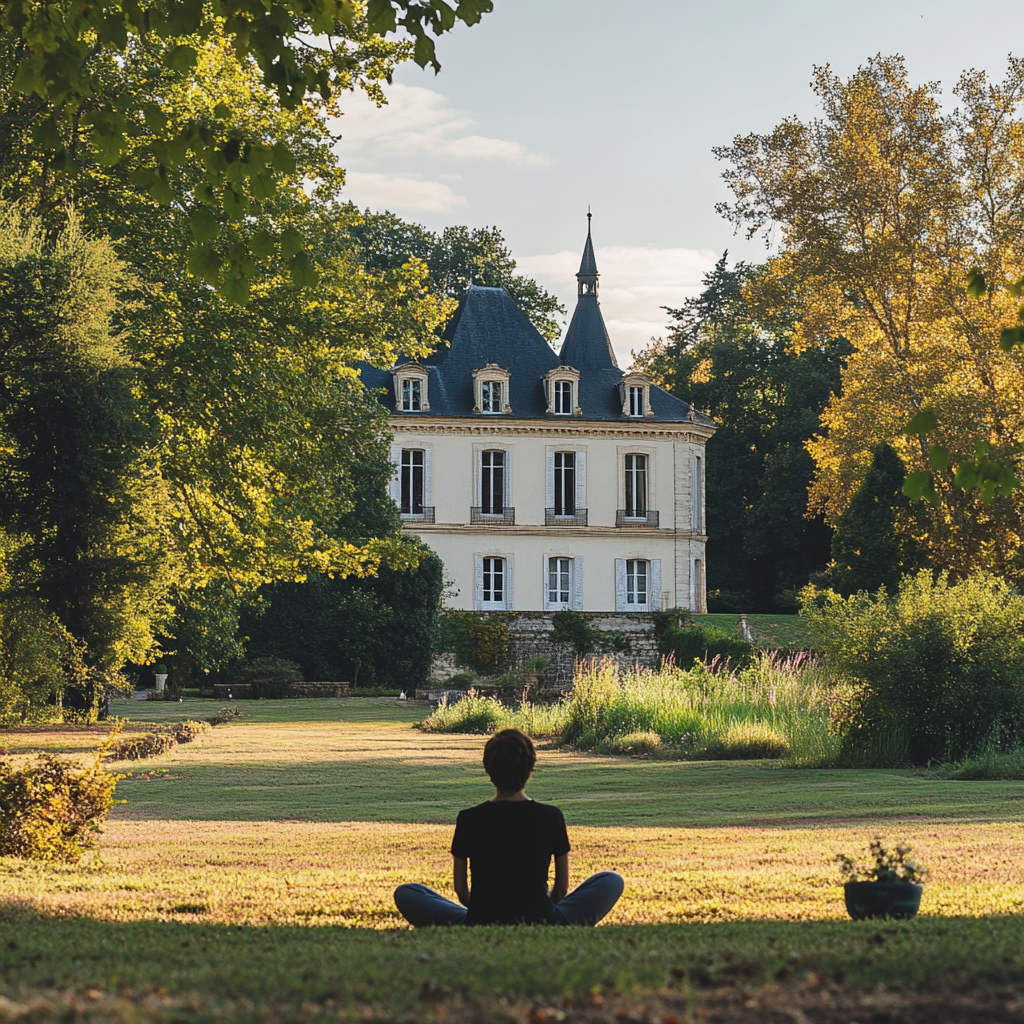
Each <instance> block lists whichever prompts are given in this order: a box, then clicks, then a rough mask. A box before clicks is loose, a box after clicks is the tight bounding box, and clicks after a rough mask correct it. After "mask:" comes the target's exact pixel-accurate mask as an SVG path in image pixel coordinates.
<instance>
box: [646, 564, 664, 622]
mask: <svg viewBox="0 0 1024 1024" xmlns="http://www.w3.org/2000/svg"><path fill="white" fill-rule="evenodd" d="M647 585H648V590H647V608H648V610H649V611H655V610H656V609H657V608H660V607H661V559H660V558H652V559H651V578H650V579H649V580H648V581H647Z"/></svg>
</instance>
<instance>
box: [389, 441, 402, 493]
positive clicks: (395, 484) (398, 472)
mask: <svg viewBox="0 0 1024 1024" xmlns="http://www.w3.org/2000/svg"><path fill="white" fill-rule="evenodd" d="M391 464H392V466H394V469H395V471H394V475H393V476H392V477H391V500H392V501H393V502H394V503H395V504H396V505H399V506H400V505H401V504H402V446H401V445H400V444H393V445H392V446H391Z"/></svg>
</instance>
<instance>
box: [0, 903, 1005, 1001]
mask: <svg viewBox="0 0 1024 1024" xmlns="http://www.w3.org/2000/svg"><path fill="white" fill-rule="evenodd" d="M0 923H2V925H3V928H2V931H3V934H4V941H3V942H2V943H0V978H2V980H3V983H4V989H5V990H6V991H7V992H9V993H10V992H12V991H13V990H14V988H15V986H18V987H27V988H36V989H81V988H83V987H93V988H96V989H100V990H104V991H108V992H116V991H117V990H118V989H129V990H133V991H136V992H137V991H140V990H141V991H145V990H148V989H155V990H160V991H164V992H169V993H170V994H171V995H172V996H176V995H184V994H189V993H193V994H199V995H200V996H202V997H204V998H212V999H231V1000H239V999H243V1000H251V1001H252V1002H253V1003H255V1004H257V1005H260V1004H266V1003H271V1004H276V1005H293V1006H297V1005H298V1004H301V1003H303V1002H309V1001H312V1002H316V1003H324V1002H325V1001H329V1002H330V1003H332V1004H333V1005H337V1006H341V1007H345V1006H356V1005H367V1004H370V1005H375V1006H378V1007H386V1008H387V1010H388V1011H389V1015H390V1014H395V1015H399V1016H401V1015H403V1014H407V1013H409V1012H410V1011H411V1010H412V1009H413V1008H415V1007H416V1006H417V1005H421V1003H422V1000H423V998H424V995H425V994H426V996H428V997H429V998H431V999H435V997H436V998H440V999H444V998H448V997H451V998H457V999H462V1000H479V999H485V998H493V997H494V996H495V995H496V994H497V995H500V996H504V997H507V998H509V999H524V998H529V999H538V998H554V997H562V996H566V995H572V994H590V993H595V992H605V993H631V992H635V991H638V990H639V991H650V992H653V991H657V990H665V989H674V990H677V991H678V990H681V989H682V990H685V989H686V988H688V987H689V988H696V989H701V988H708V987H716V986H735V985H743V986H751V985H764V984H767V983H775V982H785V981H790V980H792V981H806V979H807V978H808V977H814V976H818V975H820V976H821V977H827V978H828V979H831V980H832V981H835V982H839V983H841V984H844V985H851V986H876V985H880V984H884V985H902V986H914V985H922V986H923V985H932V984H935V983H938V982H942V983H944V984H949V983H951V982H952V981H953V980H954V979H959V981H960V982H962V983H964V984H974V985H979V986H981V985H997V984H1010V983H1019V982H1021V981H1024V955H1022V949H1024V918H1021V917H989V918H966V917H960V918H935V917H918V918H916V919H914V920H912V921H906V922H888V921H875V922H871V921H867V922H852V921H846V920H843V921H825V922H777V921H741V922H731V923H722V924H715V925H696V924H692V925H691V924H679V925H634V926H618V927H608V928H598V929H576V928H547V927H532V928H501V927H488V928H475V929H472V930H467V929H464V928H453V929H428V930H423V931H417V932H414V931H409V930H391V931H375V930H370V929H355V928H348V929H346V928H336V927H330V926H323V927H285V926H266V927H245V926H242V927H239V926H237V925H229V926H224V925H203V924H199V923H187V924H186V923H174V922H155V921H142V922H132V923H118V922H103V921H98V920H95V919H91V918H46V917H40V916H38V915H36V914H35V913H34V912H33V911H32V909H31V907H30V906H28V905H27V904H25V903H24V902H19V901H11V900H6V901H0Z"/></svg>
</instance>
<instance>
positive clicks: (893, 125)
mask: <svg viewBox="0 0 1024 1024" xmlns="http://www.w3.org/2000/svg"><path fill="white" fill-rule="evenodd" d="M814 89H815V92H816V93H817V95H818V96H819V98H820V99H821V102H822V107H823V115H822V117H820V118H818V119H815V120H813V121H811V122H809V123H807V124H804V123H801V122H799V121H797V120H795V119H791V120H788V121H785V122H784V123H782V124H781V125H779V126H778V127H777V128H776V129H775V130H774V131H773V132H771V133H770V134H768V135H749V136H745V137H742V138H737V139H735V140H734V142H733V145H732V146H727V147H722V148H720V149H719V150H717V151H716V152H717V154H718V156H719V157H720V158H721V159H724V160H727V161H728V162H729V163H730V164H731V167H730V169H728V170H727V171H726V173H725V178H726V181H727V182H728V184H729V186H730V188H731V189H732V192H733V195H734V201H733V202H732V203H729V204H723V205H722V206H721V209H722V212H723V213H724V214H725V215H726V216H727V217H728V218H729V219H730V220H731V221H732V222H733V223H734V224H735V225H736V226H737V228H739V227H744V228H746V229H747V232H748V234H749V235H754V234H757V233H758V232H759V231H762V230H764V231H765V232H766V233H767V235H766V237H767V236H770V237H772V238H777V239H779V240H780V246H779V252H778V255H777V256H774V257H773V258H771V259H770V260H769V261H768V263H767V264H766V272H765V274H764V275H763V277H762V278H761V279H760V280H759V281H757V282H751V285H750V286H749V288H748V296H749V298H750V301H751V302H752V303H753V304H754V306H755V307H756V308H757V309H758V310H759V315H764V316H770V315H772V314H773V313H774V312H775V311H778V310H781V309H792V308H795V309H796V311H797V313H798V324H797V327H796V329H795V331H794V335H793V345H794V347H795V349H797V350H798V351H799V350H802V349H803V348H805V347H807V346H814V345H819V344H821V342H822V340H823V339H825V338H829V337H834V336H836V335H841V336H843V337H845V338H847V339H848V340H849V341H850V343H851V344H852V346H853V348H854V352H853V354H852V355H851V356H850V358H849V359H848V360H847V363H846V366H845V368H844V370H843V386H842V390H841V393H840V392H837V393H836V397H835V398H834V399H833V400H832V401H831V402H830V403H829V405H828V408H827V409H826V410H825V413H824V416H823V419H822V425H823V428H824V429H823V431H822V432H821V434H820V435H819V436H816V437H815V438H814V439H813V440H812V441H811V442H810V444H809V445H808V450H809V451H810V453H811V455H812V457H813V458H814V462H815V467H816V471H815V478H814V482H813V484H812V488H811V504H810V508H811V510H812V511H813V512H819V513H821V514H823V515H824V516H825V519H826V521H827V522H829V523H830V524H833V525H834V524H835V523H836V522H837V521H838V519H839V518H840V516H841V515H842V514H843V512H844V510H845V509H846V507H847V506H848V505H849V503H850V501H851V499H852V497H853V495H854V494H855V493H856V492H857V490H858V488H859V487H860V485H861V483H862V481H863V478H864V475H865V473H866V472H867V470H868V467H869V465H870V461H871V452H872V451H873V450H874V449H875V447H876V445H877V444H878V443H879V442H883V441H884V442H886V443H888V444H890V445H891V446H892V447H893V449H894V450H895V451H896V452H897V453H898V454H899V456H900V458H901V459H902V461H903V463H904V465H905V466H906V467H907V468H908V470H909V471H910V472H911V476H912V477H914V478H915V479H918V480H920V477H918V476H917V474H925V475H927V473H928V472H929V471H934V472H935V477H936V482H935V486H936V488H937V492H936V493H937V497H939V498H941V501H940V503H939V504H938V505H937V506H936V507H935V508H934V511H932V512H931V513H930V515H929V518H928V521H927V523H926V528H925V529H924V530H923V532H922V536H921V541H922V546H923V549H924V553H925V554H926V556H927V557H928V559H929V560H930V561H931V562H932V564H933V565H936V566H939V567H947V568H949V569H951V570H952V571H954V572H955V573H957V574H958V575H965V574H967V573H969V572H970V571H971V570H972V569H974V568H979V567H987V568H989V569H991V570H992V571H995V572H998V573H1000V574H1006V575H1009V576H1011V577H1013V576H1016V575H1017V574H1018V573H1019V558H1018V553H1019V550H1020V543H1021V525H1020V512H1021V501H1022V500H1024V499H1022V498H1021V496H1020V495H1019V494H1018V495H1016V496H1013V497H1010V496H1009V495H1008V494H1007V493H1006V491H1007V490H1008V489H1004V488H1001V487H997V486H996V483H995V482H993V483H992V485H991V486H990V487H988V488H986V489H985V490H983V491H982V492H979V493H973V492H971V491H970V490H969V489H968V490H965V487H967V486H968V485H969V484H970V481H968V480H967V479H965V477H964V476H963V475H962V474H961V472H960V467H967V466H969V465H970V464H972V463H976V462H977V460H978V459H979V458H981V457H985V458H988V457H989V456H992V457H994V458H995V459H996V460H1002V459H1006V460H1009V461H1011V462H1013V463H1016V464H1019V461H1020V455H1019V451H1018V449H1019V447H1020V442H1021V440H1022V436H1024V422H1022V414H1021V410H1020V408H1019V402H1018V400H1017V396H1019V394H1020V393H1021V390H1022V387H1024V354H1022V353H1021V351H1020V350H1019V349H1014V350H1013V351H1005V352H1004V351H1001V350H1000V349H999V347H998V344H997V342H998V339H999V337H1000V332H1001V329H1002V324H1003V323H1004V322H1005V321H1006V318H1007V315H1008V314H1011V313H1013V312H1015V310H1014V301H1013V298H1012V297H1011V296H1010V295H1009V294H1008V293H1006V292H990V293H989V294H988V295H987V296H986V299H985V301H983V302H978V301H976V300H975V299H973V298H972V297H971V296H970V295H969V294H968V292H967V289H966V288H965V284H966V283H967V281H968V277H969V274H970V271H971V268H972V267H975V266H977V267H980V268H982V269H983V270H984V272H985V275H986V277H987V278H988V279H990V280H993V281H1005V280H1009V281H1016V280H1017V279H1019V278H1020V277H1021V270H1022V266H1024V244H1022V241H1021V238H1022V235H1021V232H1020V224H1021V220H1022V215H1024V193H1022V192H1021V190H1020V187H1019V181H1020V173H1019V141H1018V140H1019V136H1020V131H1021V120H1020V119H1019V118H1018V116H1017V110H1018V108H1019V105H1020V103H1021V100H1022V98H1024V64H1022V63H1021V62H1019V61H1016V60H1011V61H1010V66H1009V71H1008V73H1007V77H1006V79H1005V81H1004V82H1002V83H998V84H996V83H990V82H989V81H988V80H987V79H986V77H985V76H984V75H983V74H981V73H978V72H968V73H965V74H964V75H963V76H962V77H961V79H960V81H959V83H958V84H957V86H956V88H955V89H954V94H955V96H956V97H957V99H958V100H959V102H960V107H959V109H957V110H955V111H953V112H952V113H949V114H944V113H943V112H942V109H941V107H940V102H939V94H938V87H937V85H935V84H929V85H925V86H920V87H914V86H912V85H911V84H910V83H909V81H908V78H907V74H906V69H905V67H904V65H903V62H902V60H901V59H900V58H883V57H876V58H874V59H873V60H871V61H869V62H868V64H867V65H866V66H865V67H863V68H860V69H859V70H858V71H857V72H856V74H854V75H853V76H852V77H851V78H850V79H849V80H847V81H843V80H841V79H839V78H837V77H836V76H835V75H833V74H832V73H831V72H830V71H829V69H828V68H818V69H816V70H815V75H814ZM776 229H778V231H777V232H776ZM773 232H776V233H773ZM924 413H928V415H929V417H931V418H933V419H934V418H936V417H937V424H936V428H935V430H934V431H933V432H930V433H929V432H928V431H923V432H922V433H921V434H920V435H919V436H916V437H914V436H912V435H908V434H906V433H904V428H905V427H906V426H907V423H908V421H909V420H912V419H916V417H918V416H919V415H922V414H924ZM918 422H920V421H918ZM915 433H917V432H916V431H915ZM954 466H956V467H957V471H956V472H954V470H953V467H954ZM1000 491H1001V492H1003V496H1002V497H996V494H997V493H998V492H1000ZM992 498H995V501H994V502H993V503H992V504H988V505H986V504H985V501H984V500H983V499H992ZM900 528H901V529H909V528H910V527H909V525H904V526H901V527H900Z"/></svg>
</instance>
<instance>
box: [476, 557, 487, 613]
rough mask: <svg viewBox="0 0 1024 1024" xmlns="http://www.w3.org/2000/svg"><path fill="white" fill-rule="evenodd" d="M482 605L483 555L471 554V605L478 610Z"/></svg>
mask: <svg viewBox="0 0 1024 1024" xmlns="http://www.w3.org/2000/svg"><path fill="white" fill-rule="evenodd" d="M483 606H484V556H483V555H474V556H473V607H474V608H475V609H476V610H477V611H480V610H481V609H482V608H483Z"/></svg>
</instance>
